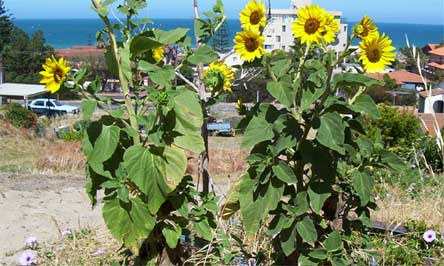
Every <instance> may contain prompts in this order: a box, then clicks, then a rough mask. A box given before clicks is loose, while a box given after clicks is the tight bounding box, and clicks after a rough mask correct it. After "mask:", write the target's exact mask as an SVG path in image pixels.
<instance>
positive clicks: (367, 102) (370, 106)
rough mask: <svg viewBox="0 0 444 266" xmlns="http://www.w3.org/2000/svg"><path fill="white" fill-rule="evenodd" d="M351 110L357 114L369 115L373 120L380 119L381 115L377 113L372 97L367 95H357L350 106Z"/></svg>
mask: <svg viewBox="0 0 444 266" xmlns="http://www.w3.org/2000/svg"><path fill="white" fill-rule="evenodd" d="M351 108H352V110H353V111H355V112H357V113H363V114H369V115H370V116H372V117H374V118H380V117H381V115H380V113H379V110H378V107H377V106H376V104H375V102H374V101H373V99H372V97H370V96H369V95H367V94H361V95H359V96H358V97H357V98H356V100H355V102H354V103H353V105H352V106H351Z"/></svg>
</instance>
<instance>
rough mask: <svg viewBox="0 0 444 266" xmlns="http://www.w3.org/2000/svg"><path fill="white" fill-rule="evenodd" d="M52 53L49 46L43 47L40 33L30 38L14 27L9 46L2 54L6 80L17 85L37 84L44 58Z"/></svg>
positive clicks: (41, 33) (37, 32) (43, 41)
mask: <svg viewBox="0 0 444 266" xmlns="http://www.w3.org/2000/svg"><path fill="white" fill-rule="evenodd" d="M53 53H54V49H53V48H52V47H51V46H48V45H45V38H44V36H43V32H42V31H36V32H35V33H34V34H33V35H32V36H31V37H30V36H28V34H27V33H26V32H24V31H23V30H21V29H19V28H17V27H14V29H13V31H12V35H11V40H10V43H9V45H7V46H5V49H4V52H3V55H4V56H3V59H4V60H3V64H4V68H5V72H6V80H8V81H9V82H17V83H38V82H39V80H40V76H39V72H40V70H41V65H42V64H43V63H44V62H45V58H46V57H48V56H50V55H51V54H53Z"/></svg>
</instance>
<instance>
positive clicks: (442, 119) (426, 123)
mask: <svg viewBox="0 0 444 266" xmlns="http://www.w3.org/2000/svg"><path fill="white" fill-rule="evenodd" d="M417 116H418V118H419V121H420V123H421V128H422V130H423V131H424V132H428V133H429V134H430V136H431V137H436V126H438V128H437V129H438V131H439V130H441V129H442V128H443V127H444V114H435V117H436V120H435V118H434V117H433V114H424V113H418V114H417Z"/></svg>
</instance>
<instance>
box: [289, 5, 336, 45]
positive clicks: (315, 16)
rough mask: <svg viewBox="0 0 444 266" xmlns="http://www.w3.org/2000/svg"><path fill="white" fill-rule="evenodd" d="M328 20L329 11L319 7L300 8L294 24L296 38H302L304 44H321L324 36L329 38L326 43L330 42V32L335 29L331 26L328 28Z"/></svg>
mask: <svg viewBox="0 0 444 266" xmlns="http://www.w3.org/2000/svg"><path fill="white" fill-rule="evenodd" d="M327 19H328V13H327V11H325V10H324V9H322V8H321V7H319V5H309V6H305V7H303V8H300V9H299V10H298V13H297V19H296V20H295V21H294V22H293V23H292V26H293V34H294V37H295V38H301V42H302V43H303V44H304V43H306V44H311V43H320V42H321V40H323V39H324V36H325V38H327V39H326V41H327V40H330V39H331V34H330V30H334V27H333V28H332V29H330V26H328V27H327ZM333 24H334V23H333ZM333 26H334V25H333ZM323 33H324V35H323Z"/></svg>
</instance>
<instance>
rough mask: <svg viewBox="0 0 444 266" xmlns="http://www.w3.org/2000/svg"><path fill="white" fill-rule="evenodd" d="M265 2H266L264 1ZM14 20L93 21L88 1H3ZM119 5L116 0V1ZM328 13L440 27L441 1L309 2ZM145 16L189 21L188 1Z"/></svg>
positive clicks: (231, 7)
mask: <svg viewBox="0 0 444 266" xmlns="http://www.w3.org/2000/svg"><path fill="white" fill-rule="evenodd" d="M265 1H266V2H268V0H265ZM4 2H5V5H6V7H7V8H8V9H9V10H10V11H11V12H12V13H13V15H14V17H15V18H18V19H29V18H50V19H51V18H52V19H55V18H95V17H96V15H95V14H94V12H92V11H91V10H90V9H89V6H90V0H5V1H4ZM118 2H120V1H118ZM213 2H214V1H211V0H200V4H201V9H202V10H204V9H207V10H208V9H209V8H210V7H211V4H212V3H213ZM247 2H248V0H224V3H225V6H226V13H227V16H228V17H229V18H234V19H235V18H237V16H238V15H237V14H238V13H239V11H240V10H241V9H242V8H243V6H244V5H245V3H247ZM313 2H314V3H317V4H320V5H321V6H322V7H324V8H326V9H329V10H341V11H342V12H343V14H344V17H346V18H347V19H348V20H350V21H356V20H359V18H360V17H362V16H363V15H368V16H371V17H372V18H374V19H375V20H376V21H377V22H401V23H421V24H440V25H444V1H443V0H313ZM148 3H149V6H150V8H149V10H148V11H147V13H149V14H150V16H151V17H153V18H191V17H192V15H193V12H192V11H193V10H192V0H148ZM271 3H272V7H274V8H286V7H288V6H289V4H290V0H271Z"/></svg>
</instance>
